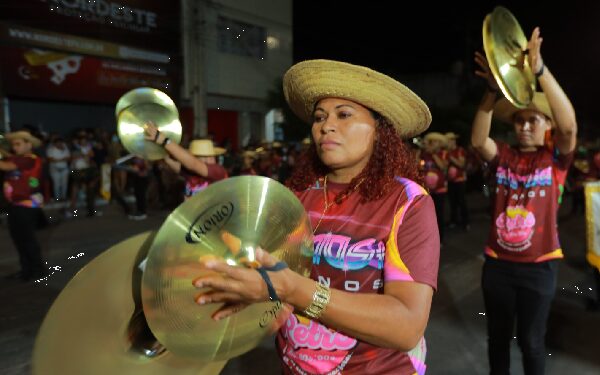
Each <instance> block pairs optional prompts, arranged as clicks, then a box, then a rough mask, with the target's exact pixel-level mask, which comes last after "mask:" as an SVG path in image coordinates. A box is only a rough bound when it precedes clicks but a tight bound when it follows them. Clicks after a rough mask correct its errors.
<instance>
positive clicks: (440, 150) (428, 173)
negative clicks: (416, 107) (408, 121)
mask: <svg viewBox="0 0 600 375" xmlns="http://www.w3.org/2000/svg"><path fill="white" fill-rule="evenodd" d="M447 142H448V140H447V139H446V136H445V135H443V134H442V133H438V132H431V133H427V134H426V135H425V137H424V138H423V148H424V149H423V151H422V152H421V154H420V155H421V160H422V162H421V167H422V170H423V173H424V174H425V187H426V188H427V190H429V193H430V194H431V198H433V203H435V214H436V217H437V224H438V229H439V231H440V240H441V241H442V242H444V232H445V231H444V229H445V226H446V223H445V222H444V211H445V210H444V207H445V205H446V193H447V192H448V182H447V180H446V171H447V170H448V152H447V151H446V150H445V147H446V144H447Z"/></svg>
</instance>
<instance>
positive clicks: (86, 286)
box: [32, 232, 225, 375]
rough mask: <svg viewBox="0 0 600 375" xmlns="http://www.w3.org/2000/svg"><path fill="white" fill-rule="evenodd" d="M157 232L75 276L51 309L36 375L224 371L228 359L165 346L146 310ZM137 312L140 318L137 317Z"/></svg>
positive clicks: (171, 374)
mask: <svg viewBox="0 0 600 375" xmlns="http://www.w3.org/2000/svg"><path fill="white" fill-rule="evenodd" d="M153 238H154V233H150V232H146V233H143V234H140V235H137V236H135V237H131V238H129V239H127V240H125V241H123V242H120V243H118V244H117V245H115V246H113V247H111V248H110V249H108V250H106V251H105V252H104V253H102V254H100V255H99V256H98V257H96V258H95V259H93V260H92V261H91V262H90V263H88V264H87V265H86V266H85V267H84V268H82V269H81V270H80V271H79V272H78V273H77V274H76V275H75V276H74V277H73V279H71V281H69V283H68V284H67V285H66V287H65V288H64V289H63V291H62V292H61V293H60V294H59V296H58V298H57V299H56V301H55V302H54V303H53V304H52V306H51V308H50V310H49V311H48V313H47V314H46V317H45V319H44V322H43V323H42V326H41V328H40V330H39V332H38V335H37V338H36V342H35V347H34V350H33V359H32V366H33V374H35V375H45V374H62V375H80V374H86V375H106V374H128V375H130V374H133V375H136V374H140V375H141V374H144V375H147V374H149V375H167V374H169V375H192V374H193V375H199V374H206V375H208V374H218V373H219V372H220V371H221V369H222V368H223V367H224V365H225V362H212V363H208V362H200V361H198V360H192V359H190V358H181V357H177V356H175V355H173V354H172V353H170V352H168V351H164V347H162V346H161V345H160V344H159V343H157V342H156V340H155V339H154V338H153V336H152V334H151V332H150V331H149V329H148V328H147V325H146V323H145V319H144V316H143V313H142V309H141V297H140V290H139V289H140V283H141V273H142V272H141V271H140V270H139V269H138V267H137V266H138V264H139V263H140V261H141V260H143V259H144V257H145V256H146V254H147V251H148V248H149V246H150V244H151V242H152V240H153ZM132 317H135V318H133V319H132Z"/></svg>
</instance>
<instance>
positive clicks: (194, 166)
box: [145, 122, 228, 199]
mask: <svg viewBox="0 0 600 375" xmlns="http://www.w3.org/2000/svg"><path fill="white" fill-rule="evenodd" d="M145 133H146V140H148V141H152V142H154V143H156V144H158V145H161V146H163V147H164V148H165V150H166V151H167V152H168V155H167V156H166V157H165V159H164V160H165V162H166V163H167V165H168V166H169V167H170V168H171V169H172V170H173V171H174V172H175V173H177V174H181V175H182V176H183V177H184V178H185V199H188V198H190V197H192V196H194V195H195V194H197V193H198V192H200V191H202V190H203V189H205V188H206V187H207V186H208V185H209V184H211V183H213V182H216V181H220V180H223V179H225V178H227V177H228V176H227V171H226V170H225V168H223V167H222V166H221V165H220V164H218V163H217V160H216V156H218V155H222V154H224V153H225V149H223V148H220V147H214V146H213V143H212V141H211V140H210V139H195V140H193V141H192V142H191V143H190V147H189V150H186V149H185V148H183V147H181V146H180V145H179V144H177V143H176V142H171V140H170V139H169V138H168V137H167V136H165V135H164V134H163V133H161V132H160V131H159V130H158V128H157V127H156V125H155V124H153V123H152V122H148V123H146V124H145Z"/></svg>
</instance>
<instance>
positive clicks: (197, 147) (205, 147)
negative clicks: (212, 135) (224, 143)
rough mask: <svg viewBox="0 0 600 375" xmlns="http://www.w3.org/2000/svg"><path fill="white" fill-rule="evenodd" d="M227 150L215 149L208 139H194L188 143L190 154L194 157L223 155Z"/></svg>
mask: <svg viewBox="0 0 600 375" xmlns="http://www.w3.org/2000/svg"><path fill="white" fill-rule="evenodd" d="M226 151H227V150H225V149H224V148H222V147H215V146H213V143H212V141H211V140H210V139H194V140H193V141H192V142H191V143H190V152H191V153H192V155H195V156H217V155H223V154H224V153H225V152H226Z"/></svg>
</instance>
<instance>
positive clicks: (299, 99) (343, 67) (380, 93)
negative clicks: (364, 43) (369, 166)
mask: <svg viewBox="0 0 600 375" xmlns="http://www.w3.org/2000/svg"><path fill="white" fill-rule="evenodd" d="M283 92H284V94H285V99H286V100H287V102H288V104H289V106H290V108H291V109H292V111H294V113H295V114H296V115H298V117H300V118H301V119H302V120H304V121H306V122H307V123H312V114H313V111H314V107H315V104H316V103H317V102H318V101H319V100H321V99H324V98H342V99H347V100H351V101H353V102H356V103H359V104H361V105H363V106H365V107H367V108H369V109H371V110H373V111H375V112H377V113H379V114H380V115H382V116H383V117H385V118H387V119H388V120H389V121H390V122H391V123H392V124H393V125H394V127H395V128H396V131H397V132H398V134H399V135H400V136H401V137H402V138H409V137H412V136H415V135H417V134H419V133H421V132H423V131H425V130H426V129H427V128H428V127H429V124H430V123H431V113H430V112H429V108H428V107H427V104H425V102H423V100H421V98H419V97H418V96H417V95H416V94H415V93H414V92H412V91H411V90H410V89H409V88H407V87H406V86H404V85H403V84H401V83H400V82H398V81H396V80H394V79H393V78H390V77H388V76H386V75H385V74H382V73H379V72H376V71H374V70H372V69H369V68H366V67H363V66H358V65H352V64H348V63H344V62H339V61H332V60H307V61H303V62H300V63H298V64H296V65H294V66H292V67H291V68H290V69H289V70H288V71H287V72H286V73H285V75H284V77H283Z"/></svg>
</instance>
